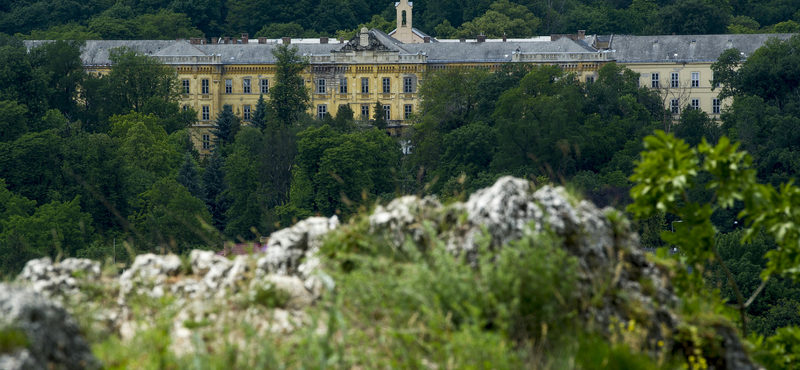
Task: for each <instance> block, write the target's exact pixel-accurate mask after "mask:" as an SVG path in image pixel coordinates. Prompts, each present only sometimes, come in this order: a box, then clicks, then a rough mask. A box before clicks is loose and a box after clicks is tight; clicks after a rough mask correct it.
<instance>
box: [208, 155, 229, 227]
mask: <svg viewBox="0 0 800 370" xmlns="http://www.w3.org/2000/svg"><path fill="white" fill-rule="evenodd" d="M224 164H225V163H224V160H223V158H222V156H221V155H220V154H219V151H218V150H214V152H213V153H212V154H211V159H210V160H209V161H208V165H207V166H206V171H205V172H204V173H203V191H204V195H205V201H206V206H207V207H208V211H209V212H210V213H211V222H212V224H213V225H214V227H216V228H217V230H219V231H223V230H225V224H226V221H227V220H226V218H225V212H227V211H228V200H227V198H226V197H225V196H224V195H223V193H224V192H225V190H227V189H228V185H227V184H226V183H225V172H224V171H223V170H222V167H223V165H224Z"/></svg>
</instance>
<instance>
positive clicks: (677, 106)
mask: <svg viewBox="0 0 800 370" xmlns="http://www.w3.org/2000/svg"><path fill="white" fill-rule="evenodd" d="M669 110H670V112H672V114H681V101H680V100H678V99H672V101H671V102H670V107H669Z"/></svg>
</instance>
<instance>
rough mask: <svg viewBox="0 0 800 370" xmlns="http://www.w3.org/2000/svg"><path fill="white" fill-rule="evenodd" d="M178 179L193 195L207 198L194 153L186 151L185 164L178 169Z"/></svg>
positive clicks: (198, 197)
mask: <svg viewBox="0 0 800 370" xmlns="http://www.w3.org/2000/svg"><path fill="white" fill-rule="evenodd" d="M177 180H178V183H179V184H181V185H183V186H184V187H185V188H186V189H187V190H189V194H192V196H194V197H196V198H197V199H200V200H203V199H205V195H204V194H203V189H202V188H200V176H199V174H198V173H197V166H196V165H195V163H194V159H193V158H192V155H191V154H189V153H188V152H187V153H186V159H185V160H184V161H183V165H181V168H180V170H178V178H177Z"/></svg>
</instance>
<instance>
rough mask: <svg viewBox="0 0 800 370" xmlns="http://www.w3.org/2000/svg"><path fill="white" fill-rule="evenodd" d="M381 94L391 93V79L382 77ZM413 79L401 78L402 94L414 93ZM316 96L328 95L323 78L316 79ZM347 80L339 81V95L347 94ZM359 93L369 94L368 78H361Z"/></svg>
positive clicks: (325, 81)
mask: <svg viewBox="0 0 800 370" xmlns="http://www.w3.org/2000/svg"><path fill="white" fill-rule="evenodd" d="M381 88H382V89H381V92H382V93H384V94H389V93H391V92H392V79H391V78H389V77H383V79H382V81H381ZM414 90H415V89H414V79H413V78H411V77H404V78H403V93H404V94H410V93H413V92H414ZM316 92H317V94H327V93H328V80H326V79H324V78H320V79H317V89H316ZM347 92H348V91H347V78H340V79H339V93H340V94H347ZM361 93H362V94H369V77H363V78H361Z"/></svg>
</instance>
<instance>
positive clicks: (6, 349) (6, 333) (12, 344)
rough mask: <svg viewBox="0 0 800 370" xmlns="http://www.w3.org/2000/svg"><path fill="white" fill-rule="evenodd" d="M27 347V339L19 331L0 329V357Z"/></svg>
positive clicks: (23, 333)
mask: <svg viewBox="0 0 800 370" xmlns="http://www.w3.org/2000/svg"><path fill="white" fill-rule="evenodd" d="M27 347H28V337H27V336H26V335H25V332H23V331H22V330H20V329H16V328H3V329H0V355H2V354H6V353H12V352H14V351H16V350H17V349H20V348H27Z"/></svg>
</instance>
